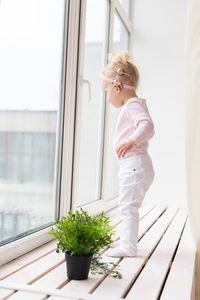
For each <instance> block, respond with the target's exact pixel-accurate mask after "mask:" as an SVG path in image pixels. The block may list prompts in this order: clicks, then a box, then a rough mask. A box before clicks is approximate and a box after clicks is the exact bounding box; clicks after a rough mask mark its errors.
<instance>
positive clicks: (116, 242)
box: [109, 240, 120, 248]
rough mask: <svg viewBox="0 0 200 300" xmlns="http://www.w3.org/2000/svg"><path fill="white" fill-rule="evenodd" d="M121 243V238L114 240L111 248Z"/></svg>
mask: <svg viewBox="0 0 200 300" xmlns="http://www.w3.org/2000/svg"><path fill="white" fill-rule="evenodd" d="M119 245H120V240H117V241H114V242H112V243H111V244H110V245H109V246H110V247H111V248H115V247H118V246H119Z"/></svg>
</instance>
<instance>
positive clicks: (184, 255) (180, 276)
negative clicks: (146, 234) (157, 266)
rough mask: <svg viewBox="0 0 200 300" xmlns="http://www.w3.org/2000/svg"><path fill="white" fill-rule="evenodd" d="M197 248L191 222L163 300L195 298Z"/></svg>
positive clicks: (184, 234)
mask: <svg viewBox="0 0 200 300" xmlns="http://www.w3.org/2000/svg"><path fill="white" fill-rule="evenodd" d="M195 256H196V247H195V245H194V241H193V238H192V234H191V231H190V226H189V220H187V224H186V227H185V230H184V232H183V235H182V238H181V241H180V245H179V247H178V251H177V253H176V256H175V258H174V261H173V264H172V266H171V270H170V273H169V275H168V278H167V281H166V283H165V286H164V289H163V291H162V294H161V297H160V299H161V300H168V299H173V296H174V293H175V294H176V300H188V299H192V298H194V295H192V292H193V291H192V288H193V282H194V280H195V278H194V270H195Z"/></svg>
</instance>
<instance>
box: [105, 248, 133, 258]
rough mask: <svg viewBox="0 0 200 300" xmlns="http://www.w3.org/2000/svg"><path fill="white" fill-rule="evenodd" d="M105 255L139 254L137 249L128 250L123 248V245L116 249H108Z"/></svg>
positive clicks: (125, 255) (131, 255)
mask: <svg viewBox="0 0 200 300" xmlns="http://www.w3.org/2000/svg"><path fill="white" fill-rule="evenodd" d="M105 255H107V256H111V257H127V256H128V257H129V256H130V257H135V256H137V251H134V252H132V251H128V250H126V249H123V248H122V247H120V246H118V247H116V248H114V249H108V250H107V251H106V252H105Z"/></svg>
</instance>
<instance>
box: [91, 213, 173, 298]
mask: <svg viewBox="0 0 200 300" xmlns="http://www.w3.org/2000/svg"><path fill="white" fill-rule="evenodd" d="M176 211H177V210H176V209H175V208H170V209H168V210H167V211H166V212H165V213H164V215H163V216H162V218H159V219H158V220H157V222H156V223H155V224H154V225H153V226H152V227H151V228H150V230H149V231H147V233H146V234H145V235H144V236H143V238H142V239H141V240H140V241H139V243H138V255H137V257H128V258H123V259H122V260H121V262H120V264H119V266H120V272H121V273H122V277H123V278H122V279H121V280H119V281H118V282H117V284H116V280H115V279H113V278H111V277H107V278H106V279H105V280H104V281H103V282H102V284H101V285H100V286H99V287H97V289H96V290H95V291H94V294H95V295H104V296H106V297H107V298H109V297H110V296H111V295H113V296H117V295H118V296H120V297H123V296H124V294H126V292H127V290H129V288H130V286H131V285H132V282H133V281H134V280H135V278H136V277H137V274H138V273H139V272H140V271H141V269H142V268H143V266H144V265H145V263H146V261H147V260H148V258H149V256H150V255H151V253H152V252H153V250H154V248H155V247H156V245H157V243H158V242H159V240H160V238H161V236H162V234H163V232H164V231H165V230H166V228H167V227H168V225H169V223H170V222H171V220H172V219H173V217H174V215H175V213H176ZM131 299H133V298H131ZM136 299H137V298H136Z"/></svg>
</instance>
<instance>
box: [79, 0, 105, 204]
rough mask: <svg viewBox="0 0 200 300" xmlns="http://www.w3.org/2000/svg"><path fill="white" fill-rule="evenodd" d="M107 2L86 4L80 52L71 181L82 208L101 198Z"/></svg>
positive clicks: (95, 1)
mask: <svg viewBox="0 0 200 300" xmlns="http://www.w3.org/2000/svg"><path fill="white" fill-rule="evenodd" d="M107 13H108V1H105V0H102V1H99V0H88V1H87V7H86V28H85V39H84V45H83V46H84V51H83V55H84V57H83V78H84V79H86V80H89V82H90V87H91V100H90V99H89V88H88V85H87V84H85V83H84V84H81V86H80V89H81V96H80V99H79V103H80V111H81V113H80V119H79V124H80V125H79V131H80V133H79V134H78V135H79V140H78V146H77V147H78V148H77V149H76V153H77V155H78V158H77V159H76V161H77V167H76V170H77V172H76V173H77V175H76V176H75V178H74V187H75V189H74V190H75V193H76V194H75V198H76V199H75V201H77V202H78V205H84V204H86V203H90V202H92V201H95V200H98V199H100V198H101V172H102V147H101V145H102V141H103V134H104V133H103V129H104V104H105V102H104V95H103V92H102V90H101V82H100V76H99V74H100V71H101V70H102V68H103V65H104V63H105V53H106V41H107V29H108V25H107V22H108V16H107Z"/></svg>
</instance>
